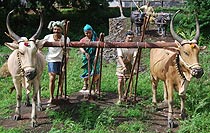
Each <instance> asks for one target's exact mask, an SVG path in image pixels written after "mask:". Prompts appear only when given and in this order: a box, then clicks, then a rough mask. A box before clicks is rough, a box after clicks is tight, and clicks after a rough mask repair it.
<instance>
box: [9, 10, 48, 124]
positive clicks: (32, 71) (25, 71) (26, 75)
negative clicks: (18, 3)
mask: <svg viewBox="0 0 210 133" xmlns="http://www.w3.org/2000/svg"><path fill="white" fill-rule="evenodd" d="M12 12H13V11H11V12H9V14H8V15H7V20H6V26H7V29H8V31H9V34H10V36H11V37H12V38H13V39H14V40H15V41H17V43H5V45H6V46H8V47H9V48H10V49H12V50H14V51H13V52H12V53H11V55H10V56H9V58H8V70H9V72H10V74H11V76H12V79H13V83H14V86H15V89H16V100H17V105H16V109H15V115H14V116H13V120H19V119H20V118H21V100H22V87H24V88H26V90H27V92H30V91H32V92H33V96H32V112H31V126H32V127H35V126H37V121H36V117H37V115H36V106H38V107H39V109H40V110H41V109H42V107H41V100H40V78H41V75H42V72H43V70H44V67H45V60H44V56H43V54H42V53H41V52H40V51H39V49H40V48H42V46H43V45H42V44H43V43H42V41H38V40H36V38H37V37H38V36H39V35H40V33H41V29H42V26H43V22H42V16H41V18H40V25H39V28H38V30H37V32H36V33H35V34H34V35H33V36H32V37H31V38H30V39H29V40H28V39H27V38H26V37H19V36H18V35H16V34H15V33H14V32H13V31H12V30H11V28H10V25H9V18H10V15H11V13H12ZM32 86H33V90H31V89H32Z"/></svg>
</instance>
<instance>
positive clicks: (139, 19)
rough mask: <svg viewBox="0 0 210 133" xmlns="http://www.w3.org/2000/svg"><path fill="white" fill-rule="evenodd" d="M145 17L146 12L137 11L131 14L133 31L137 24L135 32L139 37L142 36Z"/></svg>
mask: <svg viewBox="0 0 210 133" xmlns="http://www.w3.org/2000/svg"><path fill="white" fill-rule="evenodd" d="M144 17H145V13H144V12H139V11H137V10H135V11H132V12H131V16H130V19H131V30H133V23H134V24H135V28H136V30H135V32H136V34H137V35H140V34H141V27H142V25H143V23H144Z"/></svg>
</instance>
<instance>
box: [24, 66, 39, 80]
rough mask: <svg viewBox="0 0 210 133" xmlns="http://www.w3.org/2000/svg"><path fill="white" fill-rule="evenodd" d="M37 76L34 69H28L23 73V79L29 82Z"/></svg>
mask: <svg viewBox="0 0 210 133" xmlns="http://www.w3.org/2000/svg"><path fill="white" fill-rule="evenodd" d="M36 75H37V72H36V69H30V70H26V71H25V77H26V78H27V79H28V80H29V81H30V80H33V79H34V78H35V77H36Z"/></svg>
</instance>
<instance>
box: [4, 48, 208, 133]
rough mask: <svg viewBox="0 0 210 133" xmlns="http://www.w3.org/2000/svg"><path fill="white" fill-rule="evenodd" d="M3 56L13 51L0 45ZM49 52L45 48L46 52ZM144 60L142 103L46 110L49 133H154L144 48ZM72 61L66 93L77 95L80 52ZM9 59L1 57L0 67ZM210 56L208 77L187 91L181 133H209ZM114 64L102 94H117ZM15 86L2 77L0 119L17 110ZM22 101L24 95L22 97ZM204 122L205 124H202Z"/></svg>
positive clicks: (106, 71) (106, 67)
mask: <svg viewBox="0 0 210 133" xmlns="http://www.w3.org/2000/svg"><path fill="white" fill-rule="evenodd" d="M0 51H1V53H3V54H7V53H10V52H11V51H10V50H9V49H8V48H7V47H3V46H1V48H0ZM44 52H46V49H44ZM142 52H143V54H142V55H144V56H143V57H142V60H141V61H142V64H143V65H144V66H145V71H143V72H141V73H140V74H139V78H138V90H137V95H138V96H139V97H141V98H142V100H141V102H139V103H138V104H136V105H135V106H126V105H124V106H116V105H112V106H106V107H103V108H102V107H99V106H98V105H96V104H94V103H90V102H81V103H79V104H76V105H73V106H71V107H69V108H67V109H64V110H59V111H53V110H46V112H47V113H48V114H49V117H50V118H51V119H52V123H53V127H52V128H51V130H50V131H49V133H57V132H59V133H60V132H67V133H83V132H86V133H98V132H100V133H113V132H117V133H121V132H129V133H136V132H140V133H143V132H144V133H145V132H150V133H151V132H154V130H152V129H150V126H149V125H148V123H147V122H146V120H147V119H149V117H150V116H149V115H148V110H147V108H150V107H151V106H152V104H151V101H152V100H151V99H152V98H151V97H152V92H151V84H150V77H149V49H144V50H143V51H142ZM70 53H71V54H70V56H71V59H70V60H69V63H68V68H67V71H68V73H67V79H68V80H67V83H68V84H67V94H68V95H71V94H72V93H74V92H78V91H79V90H80V89H81V88H82V86H83V81H82V79H81V78H80V74H81V73H82V69H81V68H80V66H81V55H80V54H78V49H76V48H72V49H71V52H70ZM5 61H6V60H5V59H4V58H2V57H0V66H1V65H2V64H3V63H4V62H5ZM209 61H210V54H209V48H208V50H205V51H203V52H201V53H200V63H201V64H202V66H203V68H204V71H205V74H204V76H203V77H202V78H201V79H193V80H192V81H191V83H190V85H189V87H188V90H187V100H186V105H185V106H186V110H187V112H188V115H189V119H188V120H185V121H181V125H180V127H179V130H178V132H180V133H181V132H182V133H185V132H194V133H197V132H201V133H204V132H210V128H209V126H206V125H209V124H210V114H209V112H210V108H209V106H210V94H209V91H210V81H209V75H210V68H209V63H210V62H209ZM115 67H116V65H115V63H112V64H106V63H104V64H103V70H102V73H103V75H102V87H101V89H102V91H104V92H111V93H117V77H116V75H115ZM41 81H42V82H41V84H42V98H45V99H46V98H47V99H48V98H49V89H48V82H49V79H48V74H47V67H46V69H45V71H44V73H43V76H42V80H41ZM11 86H12V80H11V77H7V78H0V88H1V89H0V106H1V108H0V119H6V118H9V117H10V116H11V114H12V113H13V112H14V110H11V106H14V105H15V103H16V101H15V92H13V93H12V94H9V87H11ZM162 87H163V85H162V83H160V86H159V87H158V96H157V98H158V100H159V101H161V100H163V90H162ZM23 96H24V97H23V101H24V99H25V95H23ZM174 100H175V101H174V102H175V103H174V104H175V105H176V106H177V107H180V100H179V96H178V95H177V93H175V97H174ZM201 121H202V122H201ZM22 130H24V129H18V128H9V129H8V128H3V127H1V126H0V132H11V133H13V132H22Z"/></svg>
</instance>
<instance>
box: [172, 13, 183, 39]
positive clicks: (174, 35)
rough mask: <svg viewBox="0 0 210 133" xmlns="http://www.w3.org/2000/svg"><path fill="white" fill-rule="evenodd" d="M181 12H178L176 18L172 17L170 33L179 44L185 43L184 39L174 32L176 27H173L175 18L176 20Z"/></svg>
mask: <svg viewBox="0 0 210 133" xmlns="http://www.w3.org/2000/svg"><path fill="white" fill-rule="evenodd" d="M179 11H180V10H178V11H177V12H176V13H175V14H174V16H173V17H172V19H171V23H170V31H171V35H172V37H173V38H174V39H175V40H177V41H178V42H179V43H181V42H182V41H183V39H182V38H181V37H180V36H178V35H177V34H176V32H175V31H174V26H173V23H174V18H175V16H176V15H177V14H178V13H179Z"/></svg>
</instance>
